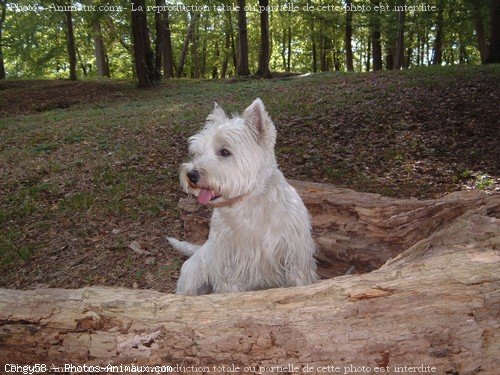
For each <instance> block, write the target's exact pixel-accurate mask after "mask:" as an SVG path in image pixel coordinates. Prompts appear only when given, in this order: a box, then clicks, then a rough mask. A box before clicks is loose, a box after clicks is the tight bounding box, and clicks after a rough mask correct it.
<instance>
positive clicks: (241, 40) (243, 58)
mask: <svg viewBox="0 0 500 375" xmlns="http://www.w3.org/2000/svg"><path fill="white" fill-rule="evenodd" d="M238 6H239V9H238V69H237V75H239V76H248V75H250V69H249V67H248V31H247V13H246V11H245V0H238Z"/></svg>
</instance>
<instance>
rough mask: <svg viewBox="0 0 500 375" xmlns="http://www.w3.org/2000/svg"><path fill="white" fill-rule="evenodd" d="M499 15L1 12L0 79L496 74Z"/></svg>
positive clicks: (489, 10)
mask: <svg viewBox="0 0 500 375" xmlns="http://www.w3.org/2000/svg"><path fill="white" fill-rule="evenodd" d="M419 5H420V6H421V7H422V6H425V10H426V11H420V10H419V9H422V8H412V7H418V6H419ZM193 6H195V7H194V8H193ZM237 6H239V10H238V11H236V9H238V8H236V7H237ZM380 6H382V8H380ZM148 7H149V8H148ZM169 7H170V8H169ZM173 7H175V8H173ZM183 7H184V8H183ZM189 7H191V8H189ZM200 7H202V8H203V9H202V10H201V11H198V10H199V9H200ZM245 7H247V9H248V11H245ZM259 7H260V8H259ZM268 7H271V11H269V8H268ZM320 7H323V8H325V7H329V8H326V10H321V8H320ZM132 9H133V10H134V11H132ZM169 9H170V11H169ZM228 9H231V10H228ZM304 9H313V10H307V11H306V10H304ZM367 9H370V10H369V11H366V10H367ZM376 9H382V10H383V11H380V10H379V11H376ZM429 9H431V10H429ZM499 9H500V2H499V1H498V0H472V1H465V0H449V1H445V0H429V1H427V2H421V1H410V0H389V1H379V0H370V1H368V0H359V1H351V0H345V1H340V0H331V1H328V0H326V1H323V0H321V1H318V0H300V1H296V0H295V1H293V0H273V1H269V0H258V1H257V0H256V1H253V2H252V1H245V0H238V1H234V2H233V1H212V0H209V1H204V2H194V1H178V2H174V1H166V2H165V0H155V1H145V0H134V1H132V2H129V1H113V2H106V1H102V0H96V1H80V2H76V1H61V0H58V1H17V2H7V1H5V0H2V1H0V11H1V14H0V48H1V49H0V78H6V77H7V78H19V77H23V78H26V77H50V78H55V77H58V78H60V77H69V78H70V79H73V80H74V79H77V78H83V77H97V76H99V77H111V78H132V77H134V78H136V79H137V80H138V83H139V86H142V87H148V86H152V85H154V84H155V83H156V82H158V81H159V80H160V79H161V78H173V77H177V78H180V77H190V78H225V77H228V76H235V75H237V76H247V75H250V74H251V73H254V74H256V75H258V76H262V77H269V76H271V72H302V73H303V72H317V71H333V70H335V71H346V70H347V71H353V70H354V71H358V72H361V71H370V70H381V69H388V70H391V69H401V68H410V67H414V66H421V65H431V64H432V65H453V64H478V63H481V62H499V59H500V53H499V31H498V27H499V22H498V18H499V11H500V10H499ZM295 10H296V11H295ZM415 10H416V11H415Z"/></svg>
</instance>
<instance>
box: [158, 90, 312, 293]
mask: <svg viewBox="0 0 500 375" xmlns="http://www.w3.org/2000/svg"><path fill="white" fill-rule="evenodd" d="M275 142H276V128H275V127H274V124H273V122H272V121H271V119H270V117H269V116H268V114H267V112H266V110H265V108H264V104H263V103H262V101H261V100H260V99H256V100H255V101H254V102H253V103H252V104H251V105H250V106H249V107H248V108H247V109H246V110H245V112H244V113H243V115H242V116H241V117H240V116H233V117H228V116H227V115H226V114H225V113H224V111H223V110H222V108H221V107H219V106H218V105H217V104H215V107H214V110H213V112H212V113H211V114H210V115H209V116H208V117H207V121H206V124H205V127H204V129H203V130H202V131H201V132H200V133H198V134H196V135H194V136H192V137H191V138H189V152H190V154H191V155H192V157H193V160H192V161H191V162H189V163H185V164H183V165H182V167H181V173H180V182H181V185H182V187H183V189H184V191H185V192H186V193H190V194H193V195H195V196H196V197H198V202H199V203H201V204H203V205H209V206H212V207H214V210H213V214H212V218H211V221H210V233H209V236H208V240H207V242H205V243H204V244H203V245H201V246H200V245H193V244H191V243H188V242H181V241H178V240H176V239H174V238H168V240H169V242H170V244H171V245H172V246H173V247H174V248H176V249H177V250H179V251H180V252H181V253H183V254H185V255H187V256H189V257H190V258H189V259H188V260H187V261H186V262H185V263H184V264H183V265H182V268H181V274H180V277H179V280H178V282H177V290H176V292H177V294H185V295H198V294H206V293H210V292H215V293H223V292H240V291H250V290H258V289H267V288H274V287H285V286H299V285H307V284H311V283H313V282H314V281H315V280H317V275H316V262H315V260H314V258H313V256H314V252H315V244H314V241H313V239H312V237H311V220H310V217H309V213H308V212H307V209H306V207H305V206H304V203H303V202H302V199H300V196H299V195H298V194H297V192H296V191H295V189H294V188H293V187H291V186H290V185H289V184H288V183H287V181H286V180H285V177H283V174H282V173H281V172H280V170H279V169H278V167H277V164H276V157H275V155H274V145H275Z"/></svg>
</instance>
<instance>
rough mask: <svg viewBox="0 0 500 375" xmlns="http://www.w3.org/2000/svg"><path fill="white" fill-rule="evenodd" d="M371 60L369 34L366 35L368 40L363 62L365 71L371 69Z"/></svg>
mask: <svg viewBox="0 0 500 375" xmlns="http://www.w3.org/2000/svg"><path fill="white" fill-rule="evenodd" d="M371 60H372V39H371V36H370V35H368V42H367V43H366V62H365V69H366V71H367V72H369V71H370V69H371V66H370V62H371Z"/></svg>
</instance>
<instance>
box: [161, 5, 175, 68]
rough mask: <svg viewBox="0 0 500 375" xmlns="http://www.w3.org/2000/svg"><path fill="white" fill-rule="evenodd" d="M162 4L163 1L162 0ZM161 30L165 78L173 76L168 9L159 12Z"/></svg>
mask: <svg viewBox="0 0 500 375" xmlns="http://www.w3.org/2000/svg"><path fill="white" fill-rule="evenodd" d="M163 4H165V2H164V1H163ZM161 15H162V31H163V42H164V46H163V58H162V60H163V76H164V77H165V78H173V77H174V52H173V49H172V36H171V33H170V20H169V14H168V10H165V11H163V12H162V13H161Z"/></svg>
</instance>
